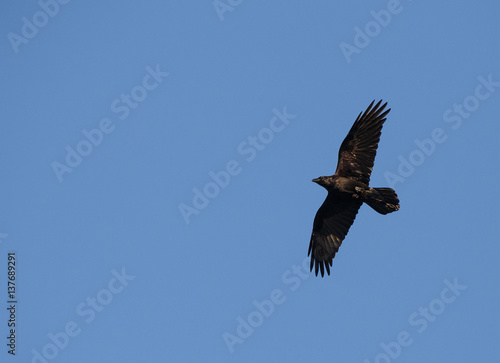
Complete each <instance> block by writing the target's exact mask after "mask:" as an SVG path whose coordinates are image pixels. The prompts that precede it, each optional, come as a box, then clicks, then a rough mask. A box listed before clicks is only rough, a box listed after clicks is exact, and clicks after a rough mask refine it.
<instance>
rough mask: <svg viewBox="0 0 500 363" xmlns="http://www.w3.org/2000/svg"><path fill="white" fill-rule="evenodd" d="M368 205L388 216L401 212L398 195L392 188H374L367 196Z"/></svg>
mask: <svg viewBox="0 0 500 363" xmlns="http://www.w3.org/2000/svg"><path fill="white" fill-rule="evenodd" d="M364 202H366V204H368V205H369V206H370V207H372V208H373V209H375V211H377V212H379V213H380V214H387V213H391V212H395V211H397V210H399V199H398V195H397V194H396V192H395V191H394V189H391V188H372V189H371V191H370V193H368V194H367V195H366V200H364Z"/></svg>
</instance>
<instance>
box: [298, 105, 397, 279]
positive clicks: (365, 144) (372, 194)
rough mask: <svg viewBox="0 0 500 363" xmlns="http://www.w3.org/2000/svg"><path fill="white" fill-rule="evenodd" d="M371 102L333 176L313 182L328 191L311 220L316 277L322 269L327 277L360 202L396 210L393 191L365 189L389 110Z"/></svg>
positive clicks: (354, 127) (345, 143) (384, 211)
mask: <svg viewBox="0 0 500 363" xmlns="http://www.w3.org/2000/svg"><path fill="white" fill-rule="evenodd" d="M374 103H375V101H373V102H372V103H371V104H370V106H368V108H367V109H366V111H365V112H364V113H360V114H359V116H358V118H357V119H356V121H355V122H354V124H353V125H352V127H351V130H350V131H349V133H348V134H347V136H346V138H345V139H344V141H343V142H342V145H340V150H339V157H338V162H337V170H335V174H333V175H332V176H320V177H319V178H317V179H313V182H315V183H317V184H319V185H321V186H322V187H323V188H325V189H326V190H327V191H328V195H327V197H326V199H325V201H324V202H323V204H322V205H321V207H320V208H319V210H318V212H317V213H316V217H315V218H314V223H313V231H312V235H311V242H310V244H309V252H308V254H307V255H308V256H309V255H310V256H311V271H312V269H313V266H314V270H315V273H316V276H318V270H320V271H321V276H322V277H323V276H324V273H325V270H326V272H327V273H328V275H330V266H332V263H333V258H334V257H335V254H336V253H337V251H338V250H339V247H340V245H341V244H342V241H343V240H344V238H345V236H346V235H347V232H348V231H349V228H350V227H351V225H352V223H353V222H354V218H356V214H357V213H358V209H359V207H361V204H363V202H364V203H366V204H368V205H369V206H370V207H372V208H373V209H374V210H375V211H377V212H378V213H381V214H387V213H391V212H395V211H397V210H398V209H399V199H398V196H397V194H396V192H395V191H394V189H391V188H371V187H370V186H368V184H369V182H370V175H371V172H372V168H373V162H374V160H375V155H376V154H377V146H378V142H379V140H380V135H381V131H382V125H383V124H384V122H385V120H386V118H385V116H387V114H388V113H389V111H390V110H391V109H388V110H387V111H385V112H384V109H385V106H387V102H386V103H384V104H383V105H382V106H380V104H381V103H382V100H380V101H379V102H378V103H377V104H376V105H375V106H373V104H374Z"/></svg>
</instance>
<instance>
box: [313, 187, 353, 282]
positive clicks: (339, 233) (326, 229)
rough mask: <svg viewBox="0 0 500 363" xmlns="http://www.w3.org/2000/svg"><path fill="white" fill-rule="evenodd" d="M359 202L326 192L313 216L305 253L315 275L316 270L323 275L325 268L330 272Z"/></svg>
mask: <svg viewBox="0 0 500 363" xmlns="http://www.w3.org/2000/svg"><path fill="white" fill-rule="evenodd" d="M361 204H362V202H361V201H359V200H357V199H351V198H340V197H339V196H336V195H334V194H332V193H328V196H327V197H326V199H325V201H324V202H323V204H322V205H321V207H320V208H319V209H318V212H317V213H316V217H315V218H314V224H313V231H312V235H311V242H310V243H309V252H308V254H307V255H308V256H309V255H310V256H311V265H310V269H311V271H312V269H313V267H314V272H315V273H316V276H317V275H318V272H321V276H324V272H325V269H326V272H327V274H328V275H329V274H330V266H332V264H333V258H334V257H335V254H336V253H337V252H338V250H339V247H340V245H341V244H342V241H343V240H344V238H345V236H346V235H347V232H349V228H350V227H351V225H352V223H353V222H354V219H355V218H356V214H357V213H358V210H359V207H360V206H361Z"/></svg>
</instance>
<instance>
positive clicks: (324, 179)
mask: <svg viewBox="0 0 500 363" xmlns="http://www.w3.org/2000/svg"><path fill="white" fill-rule="evenodd" d="M312 181H313V182H315V183H316V184H318V185H321V186H322V187H324V188H326V186H327V185H329V181H328V177H326V176H320V177H319V178H316V179H313V180H312Z"/></svg>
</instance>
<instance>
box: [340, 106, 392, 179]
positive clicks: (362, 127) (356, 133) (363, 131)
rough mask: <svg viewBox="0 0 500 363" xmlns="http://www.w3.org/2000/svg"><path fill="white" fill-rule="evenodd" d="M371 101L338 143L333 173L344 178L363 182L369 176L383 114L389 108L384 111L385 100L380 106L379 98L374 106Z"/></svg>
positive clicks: (383, 117)
mask: <svg viewBox="0 0 500 363" xmlns="http://www.w3.org/2000/svg"><path fill="white" fill-rule="evenodd" d="M374 103H375V101H373V102H372V103H371V104H370V106H368V108H367V109H366V111H365V112H364V113H360V114H359V115H358V118H357V119H356V121H355V122H354V124H353V125H352V127H351V130H350V131H349V133H348V134H347V136H346V138H345V139H344V141H343V142H342V145H340V149H339V157H338V164H337V170H336V171H335V174H337V175H339V176H343V177H346V178H355V179H356V180H359V181H361V182H363V183H365V184H368V183H369V182H370V176H371V173H372V169H373V163H374V161H375V155H376V154H377V147H378V142H379V141H380V135H381V131H382V126H383V124H384V122H385V120H386V118H385V116H387V114H388V113H389V111H390V110H391V109H390V108H389V109H388V110H386V111H385V112H383V111H384V108H385V106H386V105H387V102H386V103H384V104H383V105H382V106H380V104H381V103H382V100H380V101H379V102H378V103H377V104H376V105H375V106H373V104H374Z"/></svg>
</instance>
